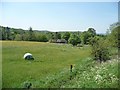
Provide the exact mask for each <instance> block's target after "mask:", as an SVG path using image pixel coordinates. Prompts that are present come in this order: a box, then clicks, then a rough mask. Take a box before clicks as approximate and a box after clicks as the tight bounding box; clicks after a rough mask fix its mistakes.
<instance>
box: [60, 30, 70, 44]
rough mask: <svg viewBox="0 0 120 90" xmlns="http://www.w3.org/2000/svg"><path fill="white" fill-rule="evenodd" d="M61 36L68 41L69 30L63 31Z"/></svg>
mask: <svg viewBox="0 0 120 90" xmlns="http://www.w3.org/2000/svg"><path fill="white" fill-rule="evenodd" d="M62 38H63V39H65V40H66V41H67V42H68V40H69V38H70V33H69V32H65V33H64V34H63V36H62Z"/></svg>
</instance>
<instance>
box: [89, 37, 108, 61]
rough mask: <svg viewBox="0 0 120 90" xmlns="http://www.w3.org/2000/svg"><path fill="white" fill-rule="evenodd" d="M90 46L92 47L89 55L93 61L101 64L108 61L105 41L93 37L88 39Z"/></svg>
mask: <svg viewBox="0 0 120 90" xmlns="http://www.w3.org/2000/svg"><path fill="white" fill-rule="evenodd" d="M90 45H91V47H92V52H91V54H92V55H93V58H94V60H99V61H100V62H101V61H106V60H108V59H110V57H109V49H108V44H107V43H106V40H104V39H103V38H100V37H97V36H95V37H92V38H91V39H90Z"/></svg>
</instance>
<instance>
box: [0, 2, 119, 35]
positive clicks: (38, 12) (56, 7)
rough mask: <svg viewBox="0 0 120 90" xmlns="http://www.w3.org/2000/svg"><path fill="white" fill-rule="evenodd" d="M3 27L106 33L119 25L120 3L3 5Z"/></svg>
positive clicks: (0, 15) (4, 3) (21, 3)
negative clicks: (110, 28)
mask: <svg viewBox="0 0 120 90" xmlns="http://www.w3.org/2000/svg"><path fill="white" fill-rule="evenodd" d="M0 6H1V7H0V8H1V9H0V10H1V13H0V18H1V20H0V23H1V25H3V26H9V27H14V28H22V29H28V28H29V27H30V26H31V27H32V28H33V29H34V30H48V31H86V30H87V29H88V28H89V27H92V28H94V29H95V30H96V31H97V33H106V30H107V29H108V28H109V25H110V24H112V23H114V22H117V21H118V3H117V2H2V3H1V5H0Z"/></svg>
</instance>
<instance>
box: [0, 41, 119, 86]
mask: <svg viewBox="0 0 120 90" xmlns="http://www.w3.org/2000/svg"><path fill="white" fill-rule="evenodd" d="M2 49H3V50H2V57H3V59H2V75H3V76H2V78H3V79H2V86H3V88H23V86H24V83H25V82H31V83H32V87H33V88H40V87H42V88H48V87H62V88H64V87H69V88H72V87H73V88H75V87H77V88H85V87H88V88H92V87H93V88H98V87H103V88H104V87H107V88H109V87H112V88H113V87H117V75H118V72H117V71H118V70H117V69H118V68H117V67H118V66H117V65H118V64H117V60H112V61H110V62H106V63H104V64H98V63H96V62H94V61H93V60H91V58H90V47H89V46H84V47H82V48H78V47H73V46H71V45H67V44H65V45H64V44H52V43H42V42H25V41H3V42H2ZM26 52H30V53H32V54H33V57H34V58H35V60H34V61H25V60H24V59H23V55H24V54H25V53H26ZM71 64H72V65H74V66H75V68H74V69H73V73H72V76H73V78H72V80H70V79H69V76H70V72H69V68H70V65H71ZM103 67H104V68H103ZM98 74H100V75H98ZM100 76H101V77H102V78H101V77H100ZM111 77H112V79H111ZM96 78H98V80H97V81H96ZM99 79H100V80H99ZM101 81H102V82H101Z"/></svg>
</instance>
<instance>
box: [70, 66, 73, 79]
mask: <svg viewBox="0 0 120 90" xmlns="http://www.w3.org/2000/svg"><path fill="white" fill-rule="evenodd" d="M72 68H73V65H70V80H71V79H72Z"/></svg>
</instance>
